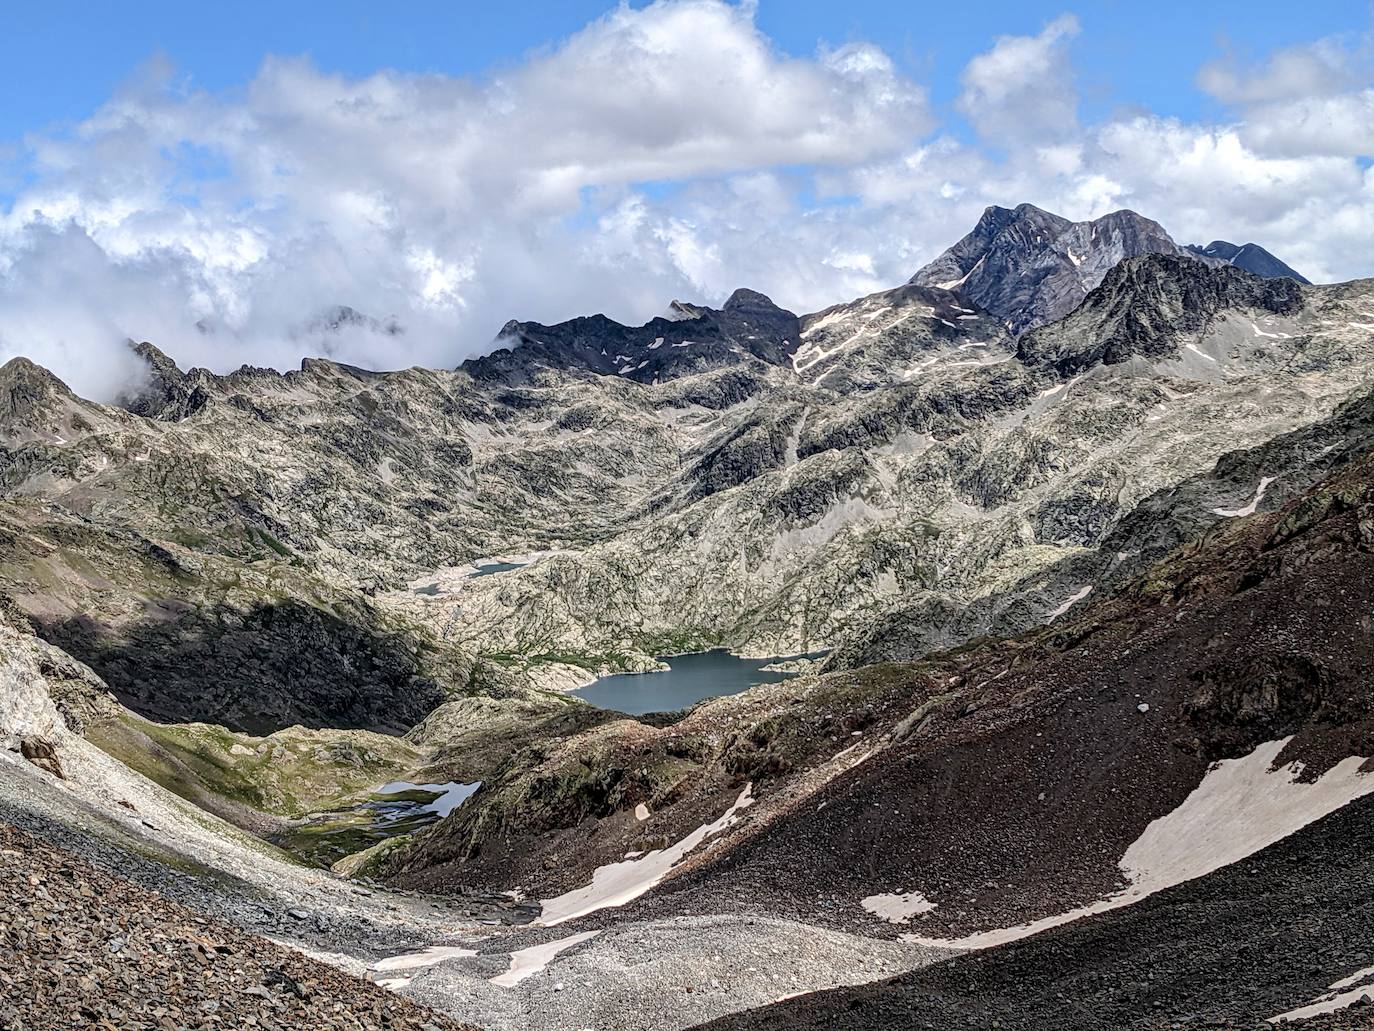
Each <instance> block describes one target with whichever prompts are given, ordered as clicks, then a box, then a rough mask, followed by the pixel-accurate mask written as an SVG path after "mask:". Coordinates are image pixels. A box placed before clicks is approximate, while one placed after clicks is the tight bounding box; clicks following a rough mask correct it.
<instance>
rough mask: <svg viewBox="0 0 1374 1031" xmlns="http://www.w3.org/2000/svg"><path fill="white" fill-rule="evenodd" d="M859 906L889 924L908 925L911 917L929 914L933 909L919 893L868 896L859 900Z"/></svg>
mask: <svg viewBox="0 0 1374 1031" xmlns="http://www.w3.org/2000/svg"><path fill="white" fill-rule="evenodd" d="M859 905H861V906H863V907H864V909H866V910H868V911H869V912H870V913H872V914H873V915H874V916H876V917H878V918H879V919H881V920H886V921H887V922H888V923H890V924H905V923H908V922H910V920H911V918H912V917H913V916H920V915H921V914H922V913H929V912H930V911H931V910H932V909H934V908H935V903H934V902H931V901H930V900H929V899H928V898H926V897H925V896H924V895H922V894H921V893H920V892H919V891H909V892H907V893H905V894H903V895H870V896H868V898H866V899H860V900H859Z"/></svg>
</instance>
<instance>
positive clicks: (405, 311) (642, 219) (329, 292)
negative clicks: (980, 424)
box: [0, 0, 1374, 396]
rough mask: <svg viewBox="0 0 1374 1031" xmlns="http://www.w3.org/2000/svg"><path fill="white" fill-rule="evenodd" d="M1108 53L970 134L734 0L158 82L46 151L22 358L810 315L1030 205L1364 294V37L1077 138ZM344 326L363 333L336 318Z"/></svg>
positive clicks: (1002, 85)
mask: <svg viewBox="0 0 1374 1031" xmlns="http://www.w3.org/2000/svg"><path fill="white" fill-rule="evenodd" d="M1075 37H1077V39H1075ZM1090 42H1091V41H1090V40H1088V39H1086V38H1085V37H1084V36H1082V35H1081V34H1080V32H1079V25H1078V22H1077V20H1076V19H1075V18H1074V17H1073V16H1072V15H1067V14H1066V15H1064V16H1061V17H1060V18H1057V19H1055V20H1053V21H1051V22H1050V23H1048V24H1047V25H1046V26H1044V28H1043V31H1041V32H1040V33H1038V34H1036V35H1033V36H1025V37H1017V36H1002V37H998V38H996V39H995V40H992V41H990V47H989V49H988V50H987V51H986V52H985V53H982V54H980V55H978V56H976V57H975V58H974V59H973V60H971V61H970V62H969V64H968V66H967V67H966V68H965V70H964V73H963V75H962V77H961V80H960V83H961V87H962V93H961V95H960V97H959V98H958V100H957V102H956V104H955V105H954V107H955V113H954V114H953V116H952V117H954V118H959V119H962V120H963V121H962V123H961V125H962V126H966V127H968V128H969V129H971V132H962V133H961V132H957V131H955V130H957V129H959V128H960V125H955V124H954V123H942V122H941V120H940V118H939V116H938V114H937V112H935V111H933V110H932V108H931V105H930V104H929V102H928V100H927V95H926V91H925V88H924V86H923V85H922V84H921V83H918V82H915V81H912V80H911V79H910V78H908V77H907V76H905V75H903V74H902V73H900V72H899V71H898V70H897V67H896V65H895V64H894V62H893V61H892V60H891V58H890V57H889V56H888V55H887V54H886V53H885V52H884V50H883V49H882V48H881V47H879V46H877V45H873V44H850V45H847V46H844V47H840V48H838V49H831V48H826V47H822V48H820V49H818V50H817V52H816V53H815V54H813V55H810V56H808V57H805V58H797V57H792V56H789V55H786V54H783V53H781V52H780V51H779V50H778V49H777V48H776V47H775V46H774V45H773V44H772V43H771V41H770V40H769V39H767V38H766V37H765V36H764V35H763V34H762V33H761V32H760V31H759V29H758V28H757V26H756V24H755V22H754V18H753V7H752V5H748V4H743V5H731V4H726V3H723V2H719V0H661V2H658V3H654V4H652V5H650V6H648V7H645V8H642V9H638V10H634V9H630V8H628V7H620V8H617V9H615V10H613V11H611V12H610V13H608V14H607V15H606V16H605V17H603V18H601V19H599V20H597V21H595V22H593V23H591V24H589V25H588V26H586V28H584V29H583V30H582V31H580V32H579V33H577V34H576V35H574V36H572V37H570V38H568V39H566V40H563V41H561V42H559V43H557V44H556V45H553V46H551V47H549V48H547V49H545V50H543V51H541V52H538V53H535V54H533V55H531V56H529V57H528V58H527V59H525V60H524V61H523V62H522V63H520V64H518V65H516V66H512V67H509V68H506V69H503V70H502V71H500V72H498V73H494V74H492V75H491V76H489V77H487V78H485V79H481V80H475V79H466V78H456V77H446V76H438V75H415V74H407V73H402V72H396V71H381V72H377V73H376V74H373V75H370V76H367V77H365V78H348V77H345V76H340V75H335V74H331V73H328V72H326V71H324V70H321V69H319V68H317V67H315V66H314V65H312V64H311V63H309V62H308V61H305V60H302V59H285V58H278V57H272V58H269V59H267V60H266V61H265V62H264V63H263V65H262V66H261V68H260V70H259V71H258V73H257V75H256V76H255V77H254V78H253V79H252V81H250V82H248V83H247V84H246V85H245V86H244V87H242V88H241V89H237V90H233V91H229V92H225V93H222V94H215V93H207V92H204V91H200V90H198V89H195V88H194V87H193V86H191V85H188V84H187V83H185V82H183V81H182V80H180V79H179V78H178V77H177V75H176V73H175V71H174V70H173V69H171V68H168V67H162V66H156V65H155V66H152V67H149V68H147V69H145V70H144V72H143V73H142V74H141V75H140V76H139V77H138V78H137V79H136V80H134V81H133V82H131V83H130V84H129V85H128V86H126V87H125V88H124V89H123V90H122V91H121V92H120V93H119V94H118V95H116V96H114V97H112V98H111V99H110V101H109V102H108V103H107V104H105V105H104V106H103V107H102V108H101V109H100V110H98V111H96V112H95V113H94V114H93V115H92V116H91V117H90V118H89V119H87V120H86V121H84V122H82V123H81V124H79V125H76V126H74V127H71V128H70V130H69V131H65V132H62V133H60V134H49V135H40V136H35V137H31V138H29V139H27V140H26V141H24V143H23V147H22V152H21V154H20V156H19V158H18V162H17V166H16V167H17V169H18V171H19V173H20V174H19V176H18V177H17V178H18V181H19V182H20V183H22V184H23V185H22V186H20V187H19V188H18V189H17V190H16V192H15V194H14V199H13V201H12V203H11V204H10V205H9V206H8V209H5V208H4V207H0V360H3V359H7V358H9V357H11V356H13V355H15V354H23V355H27V356H29V357H32V358H33V359H34V360H36V361H39V362H41V363H42V364H45V365H47V366H49V367H50V368H52V369H53V370H54V371H55V372H57V373H58V374H59V375H61V376H63V377H64V378H66V379H67V380H68V382H70V383H71V384H72V385H73V386H74V387H75V388H76V389H78V390H79V391H81V392H83V393H87V394H90V395H92V396H110V395H111V394H112V393H113V392H115V391H116V390H117V389H118V386H119V385H120V384H121V383H122V382H123V381H124V380H127V379H128V378H129V377H130V376H131V375H133V374H134V370H133V369H132V367H131V364H130V361H129V358H128V355H127V352H126V351H125V349H124V347H123V341H124V340H125V339H126V338H130V337H132V338H135V339H140V340H142V339H149V340H152V341H154V342H155V343H157V344H158V345H159V346H160V347H162V348H163V349H164V350H165V351H167V352H168V353H169V354H171V355H172V356H173V357H175V358H176V359H177V360H178V361H179V362H180V363H181V364H182V365H192V364H195V365H205V366H208V367H210V368H214V369H217V370H224V369H229V368H234V367H237V366H238V365H240V364H243V363H249V364H258V365H271V366H275V367H277V368H290V367H294V366H295V365H297V364H298V362H299V360H300V359H301V358H302V357H304V356H309V355H326V356H330V357H334V358H337V359H339V360H341V361H347V362H351V363H354V364H359V365H364V366H367V367H372V368H398V367H404V366H408V365H413V364H422V365H438V366H451V365H454V364H456V363H457V362H458V361H460V360H462V359H463V358H464V357H467V356H470V355H473V354H476V353H481V352H482V351H484V350H486V349H488V348H490V347H491V346H492V343H493V338H494V336H495V333H496V332H497V330H498V329H499V327H500V326H501V325H502V324H503V323H504V322H505V321H506V320H507V319H509V318H512V317H516V318H522V319H537V320H543V321H552V320H557V319H562V318H567V317H570V316H572V315H576V314H583V313H589V312H592V311H604V312H606V313H607V314H609V315H611V316H613V317H616V318H620V319H624V320H627V321H635V320H642V319H644V318H647V317H649V316H652V315H654V314H657V313H659V312H661V311H662V310H663V309H664V308H665V306H666V304H667V302H668V300H669V299H671V298H672V297H684V298H689V299H694V300H702V301H706V302H713V301H715V302H718V301H719V300H720V299H722V298H723V297H725V296H726V295H728V293H729V292H730V291H731V290H733V289H734V288H735V287H737V286H741V285H747V286H751V287H753V288H755V289H760V290H763V291H765V292H767V293H769V294H770V295H772V296H773V297H774V298H775V299H776V300H777V301H778V302H779V303H781V304H784V305H787V306H790V307H792V308H794V309H795V310H798V311H810V310H815V309H817V308H820V307H823V306H825V305H827V304H829V303H833V302H835V301H838V300H842V299H847V298H849V297H852V296H856V295H858V294H861V293H865V292H869V291H872V290H877V289H882V288H885V287H888V286H891V285H893V284H895V283H898V282H901V281H903V280H904V279H906V278H907V277H908V276H909V275H910V274H911V272H912V271H913V270H914V269H915V268H916V267H917V266H918V265H919V264H921V263H922V262H924V261H926V260H928V259H929V258H930V257H932V256H934V254H936V253H938V252H939V251H940V250H941V249H942V248H943V247H945V246H946V245H948V244H949V243H951V242H952V241H953V240H955V239H957V238H958V237H959V236H960V235H962V234H963V233H964V232H965V231H967V229H968V228H969V227H970V226H971V225H972V224H973V222H974V220H976V218H977V216H978V214H979V212H980V211H981V210H982V208H983V207H984V206H985V205H987V204H990V203H1001V204H1015V203H1017V202H1020V201H1023V200H1029V201H1032V202H1034V203H1038V204H1040V205H1042V206H1044V207H1048V208H1051V209H1053V210H1057V211H1061V212H1063V213H1064V214H1067V215H1070V216H1073V217H1089V216H1095V215H1100V214H1103V213H1105V212H1107V211H1110V210H1113V209H1115V208H1118V207H1133V208H1136V209H1137V210H1140V211H1142V212H1144V213H1146V214H1148V215H1150V216H1151V217H1154V218H1157V219H1160V220H1161V221H1162V222H1163V223H1164V224H1165V226H1166V227H1167V228H1168V229H1169V230H1170V231H1171V232H1172V233H1173V234H1174V235H1175V236H1176V237H1178V238H1180V239H1182V240H1187V241H1191V240H1200V241H1202V242H1206V241H1207V240H1210V239H1212V238H1213V237H1217V236H1224V237H1227V238H1229V239H1235V240H1240V239H1245V240H1249V239H1254V240H1257V241H1259V242H1262V243H1264V244H1265V245H1266V246H1268V247H1270V248H1271V249H1272V250H1274V251H1275V252H1276V253H1278V254H1279V255H1280V256H1281V257H1282V258H1284V259H1285V260H1287V261H1290V262H1291V263H1292V264H1294V265H1295V267H1298V268H1299V269H1301V270H1303V271H1304V272H1306V273H1307V274H1308V275H1309V276H1311V277H1312V278H1314V279H1318V280H1321V279H1339V278H1350V277H1353V276H1357V275H1367V274H1370V273H1371V272H1374V269H1371V268H1370V267H1369V260H1370V259H1369V258H1368V256H1367V255H1368V247H1367V243H1368V240H1369V239H1370V238H1371V235H1374V233H1372V232H1371V231H1372V230H1374V178H1372V177H1371V174H1370V171H1369V169H1368V167H1367V165H1368V161H1367V160H1363V159H1364V158H1366V157H1367V156H1368V155H1369V154H1371V153H1372V152H1374V88H1372V87H1374V77H1371V74H1370V62H1369V60H1368V47H1367V45H1366V44H1365V43H1364V42H1363V41H1359V40H1356V41H1349V40H1346V41H1342V40H1322V41H1316V42H1314V43H1312V44H1311V45H1309V46H1304V47H1296V48H1293V49H1291V50H1288V51H1283V52H1281V53H1277V54H1274V55H1271V56H1270V57H1269V58H1268V59H1267V61H1266V62H1265V63H1264V64H1261V65H1259V66H1246V65H1244V64H1241V63H1238V62H1236V61H1234V60H1233V59H1230V58H1225V57H1223V58H1220V59H1219V60H1218V61H1216V62H1214V63H1213V64H1210V65H1208V66H1207V67H1205V68H1203V69H1200V70H1199V74H1198V86H1199V88H1201V89H1203V90H1205V91H1207V92H1208V93H1210V94H1211V95H1212V96H1214V97H1215V98H1216V99H1217V101H1218V102H1219V103H1221V104H1223V105H1226V110H1227V111H1228V112H1229V115H1228V118H1227V120H1226V121H1225V122H1222V123H1218V124H1192V123H1185V122H1180V121H1178V120H1174V119H1167V118H1160V117H1156V116H1154V115H1151V114H1148V113H1141V112H1138V111H1137V112H1125V113H1121V114H1118V115H1114V116H1112V117H1110V118H1107V119H1105V120H1103V121H1100V122H1097V123H1094V124H1084V123H1083V122H1081V121H1080V118H1079V115H1078V97H1077V93H1076V89H1075V85H1074V75H1073V68H1072V61H1071V53H1070V51H1069V49H1068V48H1069V46H1070V45H1071V44H1072V45H1090ZM340 305H348V306H350V307H352V308H354V309H356V310H358V311H360V312H363V313H365V314H366V315H368V316H370V317H371V320H372V321H369V322H361V323H354V324H349V325H347V326H345V327H344V328H343V329H341V330H337V329H332V328H329V323H330V321H331V320H330V318H329V314H328V313H330V312H331V311H332V310H334V309H336V308H337V306H340ZM395 326H400V327H401V328H402V330H403V331H402V332H399V333H398V332H394V331H393V330H394V327H395Z"/></svg>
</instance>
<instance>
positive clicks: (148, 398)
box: [115, 340, 212, 422]
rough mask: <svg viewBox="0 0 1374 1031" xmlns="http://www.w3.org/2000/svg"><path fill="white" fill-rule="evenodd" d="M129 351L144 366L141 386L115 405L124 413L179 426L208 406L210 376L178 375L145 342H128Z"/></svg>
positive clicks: (169, 362) (174, 367) (174, 365)
mask: <svg viewBox="0 0 1374 1031" xmlns="http://www.w3.org/2000/svg"><path fill="white" fill-rule="evenodd" d="M129 349H130V350H131V351H133V352H134V354H136V355H138V357H139V358H141V359H143V361H144V362H145V363H146V364H147V367H148V368H147V375H146V376H145V378H144V380H143V382H142V383H140V384H138V385H137V386H135V387H132V388H130V389H129V390H126V391H125V392H124V393H123V394H121V395H120V396H119V397H118V398H116V399H115V404H116V405H118V406H119V407H120V408H123V409H124V410H125V411H126V412H132V413H133V414H134V415H141V416H143V417H144V418H145V419H157V420H158V421H159V422H180V421H181V420H183V419H188V418H190V417H191V416H192V415H195V414H196V413H197V412H199V411H200V410H201V409H203V408H204V407H205V406H206V405H207V404H209V403H210V398H211V390H210V389H209V386H210V383H209V381H210V380H211V379H212V377H211V376H210V374H209V373H208V372H206V371H205V370H203V369H192V370H191V371H190V372H189V373H187V372H182V371H181V369H180V368H178V366H177V363H176V362H175V361H173V360H172V359H171V358H170V357H168V356H167V355H166V354H165V353H164V352H163V351H161V350H160V349H159V348H157V347H156V346H154V345H153V344H150V343H149V342H148V341H146V340H145V341H143V342H142V343H138V344H136V343H134V342H133V341H130V342H129Z"/></svg>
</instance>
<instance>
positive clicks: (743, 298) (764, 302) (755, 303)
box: [721, 286, 782, 311]
mask: <svg viewBox="0 0 1374 1031" xmlns="http://www.w3.org/2000/svg"><path fill="white" fill-rule="evenodd" d="M751 308H758V309H762V310H765V311H781V310H782V309H781V308H779V307H778V306H777V305H776V304H774V303H773V299H772V298H771V297H769V296H768V295H767V294H761V293H759V292H758V291H757V290H750V289H748V288H747V287H743V286H742V287H740V288H739V289H738V290H736V291H735V292H734V293H732V294H731V295H730V296H729V297H728V298H726V300H725V307H724V308H722V309H721V310H722V311H741V310H746V309H751Z"/></svg>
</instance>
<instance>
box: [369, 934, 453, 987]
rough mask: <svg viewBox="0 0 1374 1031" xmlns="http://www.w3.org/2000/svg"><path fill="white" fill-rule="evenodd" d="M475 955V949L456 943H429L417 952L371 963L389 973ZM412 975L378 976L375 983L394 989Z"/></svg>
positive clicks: (382, 971)
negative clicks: (425, 947)
mask: <svg viewBox="0 0 1374 1031" xmlns="http://www.w3.org/2000/svg"><path fill="white" fill-rule="evenodd" d="M475 955H477V950H476V949H465V948H462V947H461V946H457V945H431V946H430V947H429V948H427V949H421V950H420V951H419V952H405V953H402V954H401V955H399V956H390V957H388V958H387V959H379V960H378V961H377V962H376V963H374V964H372V969H373V970H374V971H376V972H378V973H389V972H391V971H393V970H412V971H413V970H420V969H422V968H424V967H432V966H435V965H437V964H439V963H443V962H444V961H445V960H449V959H466V958H468V957H471V956H475ZM412 976H413V975H405V976H402V977H379V978H377V983H378V984H379V985H381V986H382V987H383V988H390V989H391V990H392V991H395V990H396V989H397V988H404V987H405V986H406V985H408V984H410V979H411V977H412Z"/></svg>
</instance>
